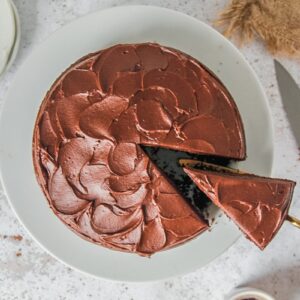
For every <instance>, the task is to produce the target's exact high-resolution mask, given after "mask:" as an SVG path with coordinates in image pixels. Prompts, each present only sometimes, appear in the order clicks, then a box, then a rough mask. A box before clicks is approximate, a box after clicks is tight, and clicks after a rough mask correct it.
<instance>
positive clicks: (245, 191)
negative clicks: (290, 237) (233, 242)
mask: <svg viewBox="0 0 300 300" xmlns="http://www.w3.org/2000/svg"><path fill="white" fill-rule="evenodd" d="M183 163H184V161H183ZM185 165H186V166H185V168H184V171H185V172H186V173H187V174H188V175H189V176H190V178H191V179H192V180H193V181H194V183H195V184H196V185H197V186H198V187H199V189H200V190H201V191H203V192H204V193H205V194H206V195H207V196H208V197H209V199H210V200H211V201H212V202H213V203H214V204H215V205H217V206H218V207H219V208H220V209H221V210H222V211H224V212H225V214H226V215H227V216H228V217H229V218H231V219H232V220H233V221H234V222H235V223H236V224H237V225H238V226H239V228H240V229H241V230H242V231H243V232H244V233H245V234H246V236H247V237H248V238H249V239H250V240H251V241H253V242H254V243H255V244H256V245H257V246H258V247H259V248H260V249H262V250H263V249H264V248H265V247H266V246H267V245H268V244H269V243H270V241H271V240H272V239H273V237H274V236H275V235H276V233H277V232H278V230H279V229H280V227H281V225H282V223H283V222H284V220H285V219H286V217H287V213H288V209H289V207H290V203H291V200H292V195H293V190H294V186H295V182H293V181H290V180H284V179H274V178H266V177H260V176H256V175H252V174H247V173H239V172H238V171H234V170H233V171H230V169H229V168H223V167H220V166H211V165H210V164H205V163H200V167H202V168H203V167H204V168H205V169H195V168H192V167H189V166H188V165H189V164H188V163H187V164H185Z"/></svg>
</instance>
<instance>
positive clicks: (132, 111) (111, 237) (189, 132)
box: [33, 43, 245, 255]
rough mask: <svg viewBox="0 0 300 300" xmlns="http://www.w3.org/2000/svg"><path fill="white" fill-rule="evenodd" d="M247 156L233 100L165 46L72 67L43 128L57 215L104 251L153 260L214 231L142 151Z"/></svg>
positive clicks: (116, 52)
mask: <svg viewBox="0 0 300 300" xmlns="http://www.w3.org/2000/svg"><path fill="white" fill-rule="evenodd" d="M140 144H141V145H148V146H149V145H150V146H159V147H166V148H170V149H179V150H182V151H189V152H195V153H200V154H213V155H219V156H225V157H231V158H236V159H243V158H245V138H244V133H243V127H242V123H241V119H240V116H239V113H238V111H237V108H236V105H235V103H234V102H233V100H232V97H231V96H230V94H229V93H228V91H227V90H226V89H225V87H224V86H223V85H222V84H221V83H220V81H219V80H218V79H217V78H216V77H215V76H214V75H213V74H212V73H211V72H209V71H208V70H207V69H206V68H205V67H203V66H202V65H201V64H200V63H199V62H197V61H196V60H195V59H193V58H192V57H190V56H188V55H186V54H183V53H181V52H179V51H177V50H174V49H170V48H166V47H162V46H160V45H157V44H150V43H148V44H137V45H116V46H113V47H111V48H108V49H106V50H103V51H99V52H97V53H94V54H91V55H88V56H86V57H84V58H82V59H81V60H80V61H78V62H76V63H75V64H74V65H72V66H71V67H70V68H69V69H68V70H66V71H65V72H64V73H63V74H62V75H61V76H60V77H59V78H58V80H57V81H56V82H55V83H54V85H53V86H52V88H51V89H50V91H49V92H48V94H47V95H46V97H45V99H44V101H43V103H42V105H41V108H40V111H39V114H38V117H37V121H36V126H35V130H34V141H33V158H34V165H35V170H36V174H37V178H38V181H39V183H40V185H41V186H42V188H43V191H44V193H45V194H46V196H47V199H48V201H49V203H50V206H51V207H52V209H53V211H54V212H55V213H56V214H57V215H58V216H59V218H60V219H62V220H63V221H64V222H65V223H66V224H68V225H69V226H70V228H72V229H73V230H74V231H75V232H77V233H78V234H80V235H81V236H83V237H85V238H86V239H88V240H90V241H93V242H96V243H99V244H101V245H103V246H106V247H109V248H113V249H118V250H124V251H129V252H137V253H139V254H142V255H149V254H152V253H154V252H156V251H159V250H162V249H166V248H169V247H172V246H175V245H178V244H180V243H183V242H185V241H186V240H189V239H191V238H193V237H195V236H197V235H198V234H199V233H200V232H202V231H203V230H205V229H206V228H207V224H206V222H205V221H203V220H202V219H201V218H200V217H199V216H198V215H197V214H196V213H195V212H194V211H193V209H192V208H191V207H190V206H189V205H188V204H187V203H186V202H185V200H184V199H183V198H182V196H181V195H180V194H179V193H178V192H177V191H176V189H175V188H174V187H173V186H172V185H171V184H170V183H169V182H168V180H167V179H166V178H165V176H164V175H163V174H162V173H161V172H160V171H159V170H158V168H157V167H156V166H155V165H154V164H153V163H152V162H151V161H150V160H149V158H148V156H147V155H146V154H145V153H144V152H143V150H142V149H141V147H140V146H139V145H140Z"/></svg>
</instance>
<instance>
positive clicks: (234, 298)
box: [224, 287, 275, 300]
mask: <svg viewBox="0 0 300 300" xmlns="http://www.w3.org/2000/svg"><path fill="white" fill-rule="evenodd" d="M251 298H253V299H255V300H275V298H273V297H272V296H271V295H270V294H267V293H266V292H264V291H262V290H259V289H254V288H246V287H245V288H239V289H236V290H234V291H232V292H231V293H230V294H229V295H227V297H225V299H224V300H245V299H251Z"/></svg>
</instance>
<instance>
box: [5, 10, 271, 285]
mask: <svg viewBox="0 0 300 300" xmlns="http://www.w3.org/2000/svg"><path fill="white" fill-rule="evenodd" d="M146 41H151V42H158V43H161V44H163V45H166V46H170V47H174V48H177V49H180V50H182V51H184V52H186V53H188V54H190V55H192V56H194V57H195V58H197V59H198V60H200V61H201V62H202V63H204V64H205V65H207V66H208V67H209V68H210V69H211V70H212V71H213V72H215V73H216V74H217V75H218V76H219V77H220V78H221V80H222V81H223V83H224V84H225V85H226V86H227V88H228V89H229V91H230V92H231V94H232V95H233V97H234V99H235V100H236V102H237V105H238V108H239V110H240V113H241V115H242V119H243V121H244V125H245V131H246V137H247V147H248V158H247V160H246V161H245V162H243V163H241V164H240V167H242V168H244V169H247V170H249V171H251V172H255V173H258V174H262V175H270V173H271V166H272V157H273V134H272V128H271V121H270V113H269V108H268V105H267V101H266V97H265V95H264V92H263V90H262V87H261V85H260V83H259V82H258V79H257V77H256V76H255V74H254V72H253V70H252V69H251V68H250V66H249V65H248V63H247V62H246V61H245V59H244V58H243V56H242V55H241V53H240V52H239V51H238V50H237V49H236V48H235V47H234V46H233V45H232V44H231V43H230V42H228V41H227V40H226V39H225V38H224V37H223V36H222V35H220V34H219V33H217V32H216V31H215V30H213V29H212V28H211V27H209V26H207V25H205V24H203V23H201V22H200V21H198V20H196V19H194V18H191V17H189V16H187V15H184V14H182V13H179V12H175V11H172V10H168V9H164V8H158V7H149V6H123V7H115V8H111V9H107V10H102V11H97V12H95V13H93V14H91V15H88V16H85V17H83V18H80V19H78V20H76V21H75V22H73V23H71V24H69V25H67V26H65V27H64V28H62V29H61V30H59V31H57V32H56V33H55V34H54V35H52V36H51V37H50V38H49V39H48V40H47V41H45V42H44V43H43V44H41V45H39V46H38V47H37V48H36V49H35V50H34V51H33V52H32V53H31V55H30V56H29V57H28V59H27V61H26V62H25V63H24V64H23V65H22V66H21V67H20V69H19V71H18V73H17V75H16V77H15V80H14V82H13V83H12V84H11V88H10V90H9V93H8V95H7V99H6V103H5V107H4V111H3V113H2V119H1V124H0V153H1V161H0V163H1V172H2V180H3V184H4V186H5V190H6V193H7V195H8V198H9V200H10V203H11V205H12V207H13V209H14V210H15V212H16V214H17V215H18V217H19V219H20V221H21V222H22V224H23V225H24V226H25V227H26V228H27V229H28V231H29V232H30V233H31V234H32V236H33V237H34V238H35V240H36V241H38V242H39V244H40V245H41V246H43V247H44V248H45V249H46V250H47V251H48V252H50V253H51V254H52V255H53V256H55V257H56V258H58V259H59V260H61V261H63V262H64V263H66V264H68V265H69V266H72V267H74V268H76V269H78V270H81V271H84V272H86V273H89V274H92V275H95V276H98V277H104V278H110V279H114V280H124V281H146V280H157V279H161V278H165V277H169V276H173V275H177V274H182V273H186V272H190V271H193V270H195V269H197V268H200V267H202V266H203V265H205V264H207V263H208V262H210V261H212V260H213V259H214V258H215V257H217V256H218V255H220V254H221V253H223V252H224V251H225V250H226V249H227V248H228V247H229V246H230V245H232V243H233V242H234V241H236V239H237V238H238V237H239V235H240V234H239V231H238V230H237V229H236V227H235V226H234V225H233V224H232V223H231V222H230V221H229V220H228V219H227V218H226V217H224V216H221V217H220V218H219V219H218V222H217V223H216V224H214V226H213V228H212V230H211V231H210V232H206V233H204V234H202V235H200V236H199V237H198V238H196V239H194V240H193V241H190V242H188V243H186V244H185V245H183V246H180V247H177V248H174V249H171V250H168V251H165V252H161V253H157V254H156V255H154V256H153V257H151V258H150V259H148V258H142V257H139V256H138V255H133V254H128V253H121V252H117V251H112V250H108V249H105V248H102V247H100V246H96V245H93V244H92V243H89V242H87V241H85V240H83V239H81V238H80V237H78V236H77V235H76V234H74V233H73V232H72V231H70V230H69V229H68V228H67V227H66V226H65V225H64V224H63V223H62V222H61V221H60V220H59V219H58V218H57V217H56V216H55V215H54V214H53V212H52V211H51V210H50V208H49V207H48V203H47V201H46V199H45V197H44V195H43V193H42V191H41V189H40V187H39V185H38V184H37V181H36V179H35V175H34V170H33V164H32V158H31V142H32V132H33V127H34V122H35V118H36V115H37V112H38V109H39V106H40V104H41V101H42V99H43V97H44V95H45V93H46V91H47V89H48V88H49V87H50V86H51V84H52V83H53V81H54V80H55V79H56V78H57V77H58V76H59V75H60V73H61V72H62V71H63V70H64V69H66V68H67V67H68V66H69V65H70V64H71V63H73V62H74V61H76V60H77V59H78V58H80V57H81V56H83V55H85V54H87V53H89V52H93V51H96V50H98V49H102V48H105V47H108V46H110V45H113V44H116V43H137V42H146Z"/></svg>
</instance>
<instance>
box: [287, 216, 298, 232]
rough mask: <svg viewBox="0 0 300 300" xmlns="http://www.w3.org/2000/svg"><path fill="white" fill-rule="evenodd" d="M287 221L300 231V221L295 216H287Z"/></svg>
mask: <svg viewBox="0 0 300 300" xmlns="http://www.w3.org/2000/svg"><path fill="white" fill-rule="evenodd" d="M286 221H289V222H290V223H291V224H292V225H294V226H295V227H297V228H299V229H300V220H299V219H297V218H295V217H293V216H290V215H287V217H286Z"/></svg>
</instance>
